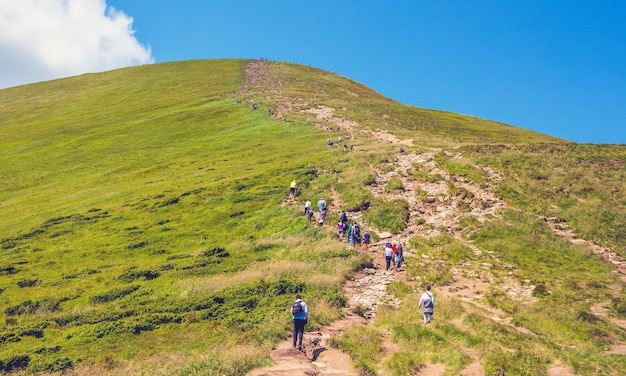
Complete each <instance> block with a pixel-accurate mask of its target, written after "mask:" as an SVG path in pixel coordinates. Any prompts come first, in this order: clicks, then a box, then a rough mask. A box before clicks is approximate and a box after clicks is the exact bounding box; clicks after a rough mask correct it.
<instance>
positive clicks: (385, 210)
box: [363, 199, 409, 234]
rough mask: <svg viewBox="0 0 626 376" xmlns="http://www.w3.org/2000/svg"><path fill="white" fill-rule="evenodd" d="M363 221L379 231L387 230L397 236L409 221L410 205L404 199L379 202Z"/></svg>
mask: <svg viewBox="0 0 626 376" xmlns="http://www.w3.org/2000/svg"><path fill="white" fill-rule="evenodd" d="M363 219H364V220H365V221H366V222H367V223H369V224H371V225H372V226H374V227H375V228H378V229H379V230H387V231H391V232H392V233H394V234H396V233H398V232H400V231H401V230H403V229H404V228H406V221H407V220H408V219H409V205H408V203H407V202H406V201H405V200H402V199H394V200H391V201H384V202H378V201H377V202H375V203H374V204H373V205H372V207H371V208H370V209H369V210H368V211H367V212H366V213H365V215H364V216H363Z"/></svg>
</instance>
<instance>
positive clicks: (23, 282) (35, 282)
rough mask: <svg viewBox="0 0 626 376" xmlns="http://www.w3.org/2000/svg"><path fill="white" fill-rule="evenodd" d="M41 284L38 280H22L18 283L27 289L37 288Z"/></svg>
mask: <svg viewBox="0 0 626 376" xmlns="http://www.w3.org/2000/svg"><path fill="white" fill-rule="evenodd" d="M38 284H39V280H38V279H21V280H19V281H17V285H18V286H19V287H21V288H25V287H35V286H37V285H38Z"/></svg>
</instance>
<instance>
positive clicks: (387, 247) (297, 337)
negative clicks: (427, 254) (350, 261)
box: [289, 180, 435, 350]
mask: <svg viewBox="0 0 626 376" xmlns="http://www.w3.org/2000/svg"><path fill="white" fill-rule="evenodd" d="M296 189H297V187H296V181H295V180H294V181H292V182H291V185H290V187H289V194H290V196H291V197H294V196H295V194H296ZM317 208H318V210H319V214H318V218H317V220H318V224H319V226H320V227H321V226H324V222H325V221H326V215H327V213H328V207H327V205H326V200H324V199H323V198H322V199H320V200H319V201H318V202H317ZM304 215H306V216H307V217H308V219H309V223H310V222H311V221H312V220H313V218H314V210H313V208H312V207H311V201H310V200H306V202H305V204H304ZM348 222H349V221H348V215H347V214H346V212H345V210H342V211H341V214H340V216H339V221H338V223H337V235H338V236H339V239H342V238H343V237H344V235H345V238H346V241H347V243H348V244H349V245H351V246H356V245H362V247H363V250H364V251H368V250H369V245H370V242H371V237H370V234H369V232H367V231H366V232H365V234H364V235H363V237H361V227H360V226H359V225H358V224H357V223H352V224H350V225H348ZM403 251H404V249H403V246H402V243H401V242H400V241H399V240H394V241H387V242H385V244H384V255H385V271H389V269H390V268H393V270H394V271H397V270H398V269H399V268H400V267H401V265H402V263H403V261H404V256H403ZM430 289H431V286H430V285H426V291H424V293H423V294H422V296H421V297H420V301H419V304H418V308H421V307H423V310H424V324H425V325H426V324H429V323H430V322H431V320H432V316H433V310H434V307H435V297H434V295H433V294H432V292H431V291H430ZM291 314H292V318H293V328H294V329H293V347H294V348H297V349H299V350H303V347H302V339H303V337H304V328H305V326H306V324H307V321H308V318H309V311H308V307H307V305H306V303H304V302H303V301H302V297H301V296H300V294H298V295H296V299H295V301H294V303H293V304H292V306H291Z"/></svg>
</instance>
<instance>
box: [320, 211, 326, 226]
mask: <svg viewBox="0 0 626 376" xmlns="http://www.w3.org/2000/svg"><path fill="white" fill-rule="evenodd" d="M325 220H326V209H324V210H322V212H321V213H320V215H319V217H318V222H319V224H320V227H321V226H324V221H325Z"/></svg>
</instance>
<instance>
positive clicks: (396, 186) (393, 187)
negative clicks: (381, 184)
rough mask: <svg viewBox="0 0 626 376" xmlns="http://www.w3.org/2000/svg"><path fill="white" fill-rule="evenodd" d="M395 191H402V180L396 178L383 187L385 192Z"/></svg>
mask: <svg viewBox="0 0 626 376" xmlns="http://www.w3.org/2000/svg"><path fill="white" fill-rule="evenodd" d="M395 191H404V184H402V180H400V179H398V178H391V179H389V181H388V182H387V185H385V192H387V193H391V192H395Z"/></svg>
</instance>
